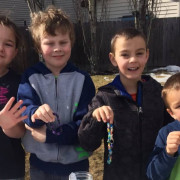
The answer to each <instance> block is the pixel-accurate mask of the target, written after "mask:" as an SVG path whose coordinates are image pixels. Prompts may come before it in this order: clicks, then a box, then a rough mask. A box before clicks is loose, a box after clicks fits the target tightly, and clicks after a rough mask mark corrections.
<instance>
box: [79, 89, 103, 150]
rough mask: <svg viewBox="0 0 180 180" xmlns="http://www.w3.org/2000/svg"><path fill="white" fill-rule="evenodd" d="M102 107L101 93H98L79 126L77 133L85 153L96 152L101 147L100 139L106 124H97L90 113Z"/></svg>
mask: <svg viewBox="0 0 180 180" xmlns="http://www.w3.org/2000/svg"><path fill="white" fill-rule="evenodd" d="M102 105H104V102H103V99H102V93H101V92H98V93H97V95H96V96H95V97H94V98H93V100H92V102H91V104H90V105H89V112H88V113H87V114H86V115H85V116H84V118H83V120H82V123H81V125H80V128H79V131H78V136H79V141H80V145H81V146H82V147H83V148H84V149H85V150H86V151H94V150H96V149H97V148H98V147H99V146H100V145H101V142H102V138H103V137H104V134H105V132H106V131H105V126H106V124H105V123H103V122H98V121H97V120H96V119H94V118H93V117H92V112H93V111H94V110H95V109H96V108H98V107H101V106H102Z"/></svg>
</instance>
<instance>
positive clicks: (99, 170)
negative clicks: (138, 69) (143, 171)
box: [25, 75, 114, 180]
mask: <svg viewBox="0 0 180 180" xmlns="http://www.w3.org/2000/svg"><path fill="white" fill-rule="evenodd" d="M91 77H92V80H93V82H94V84H95V87H96V90H97V89H98V88H99V87H100V86H102V85H105V84H108V83H109V82H111V81H112V79H113V78H114V75H96V76H91ZM103 148H104V147H103V143H102V145H101V146H100V147H99V148H98V149H97V150H96V151H94V152H93V154H92V156H91V157H90V158H89V162H90V173H91V174H92V175H93V179H94V180H102V176H103V154H104V150H103ZM29 179H30V178H29V154H28V153H27V154H26V176H25V180H29Z"/></svg>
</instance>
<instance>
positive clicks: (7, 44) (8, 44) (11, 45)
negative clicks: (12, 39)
mask: <svg viewBox="0 0 180 180" xmlns="http://www.w3.org/2000/svg"><path fill="white" fill-rule="evenodd" d="M5 45H6V46H9V47H13V46H14V45H13V44H11V43H5Z"/></svg>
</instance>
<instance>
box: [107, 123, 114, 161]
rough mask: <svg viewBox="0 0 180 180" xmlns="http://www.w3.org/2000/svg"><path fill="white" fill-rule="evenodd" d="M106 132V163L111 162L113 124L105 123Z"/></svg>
mask: <svg viewBox="0 0 180 180" xmlns="http://www.w3.org/2000/svg"><path fill="white" fill-rule="evenodd" d="M107 133H108V138H107V145H108V159H107V163H108V164H111V162H112V148H113V143H114V139H113V124H110V123H107Z"/></svg>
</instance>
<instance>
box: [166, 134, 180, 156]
mask: <svg viewBox="0 0 180 180" xmlns="http://www.w3.org/2000/svg"><path fill="white" fill-rule="evenodd" d="M179 145H180V131H173V132H170V133H169V135H168V137H167V145H166V152H167V153H168V154H169V155H170V156H173V155H174V154H175V153H176V152H177V151H178V147H179Z"/></svg>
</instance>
